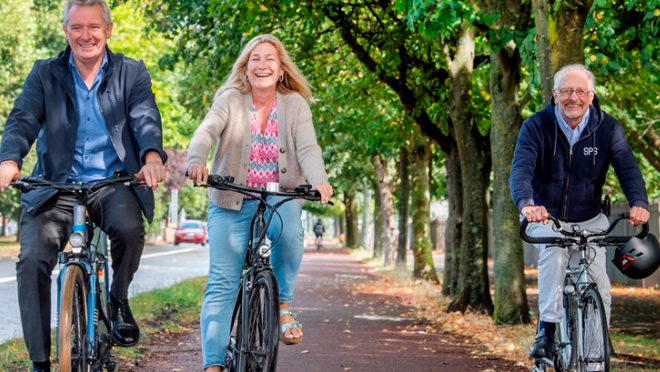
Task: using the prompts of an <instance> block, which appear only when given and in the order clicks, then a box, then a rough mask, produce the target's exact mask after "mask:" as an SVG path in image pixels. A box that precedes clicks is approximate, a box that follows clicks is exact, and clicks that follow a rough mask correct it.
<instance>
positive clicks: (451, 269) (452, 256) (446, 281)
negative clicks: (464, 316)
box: [442, 126, 463, 297]
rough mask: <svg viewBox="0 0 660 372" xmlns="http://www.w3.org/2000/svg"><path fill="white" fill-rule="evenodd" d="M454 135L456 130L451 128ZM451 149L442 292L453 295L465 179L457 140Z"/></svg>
mask: <svg viewBox="0 0 660 372" xmlns="http://www.w3.org/2000/svg"><path fill="white" fill-rule="evenodd" d="M451 128H452V127H451V126H450V132H451V135H452V137H453V136H454V133H453V132H454V131H453V129H451ZM451 143H452V146H451V147H450V151H445V152H444V155H445V172H446V173H447V200H448V202H449V215H448V216H447V222H446V224H447V225H446V228H445V270H444V275H443V280H442V294H443V295H445V296H449V297H453V296H454V295H455V294H456V293H457V291H458V276H459V273H460V272H461V271H460V260H459V257H460V256H459V250H460V247H461V230H462V225H463V180H462V178H461V162H460V159H459V158H458V148H457V146H456V141H451Z"/></svg>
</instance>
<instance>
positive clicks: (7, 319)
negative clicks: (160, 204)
mask: <svg viewBox="0 0 660 372" xmlns="http://www.w3.org/2000/svg"><path fill="white" fill-rule="evenodd" d="M57 273H58V271H57V269H56V270H55V272H54V273H53V277H52V279H53V286H52V288H51V295H52V299H53V301H52V309H51V325H52V326H53V327H55V325H56V314H57V312H56V310H55V306H56V302H57V301H56V299H57V294H56V290H57V285H56V284H55V283H56V282H57ZM207 273H208V245H207V246H204V247H201V246H199V245H193V244H181V245H179V246H174V245H147V246H145V250H144V253H143V255H142V260H141V261H140V269H139V270H138V272H137V273H136V274H135V278H134V279H133V283H131V286H130V288H129V295H130V296H133V295H135V294H137V293H141V292H146V291H150V290H152V289H156V288H165V287H170V286H172V285H173V284H175V283H177V282H180V281H182V280H184V279H187V278H191V277H196V276H203V275H206V274H207ZM15 275H16V257H0V299H1V301H2V306H0V343H3V342H5V341H7V340H10V339H12V338H16V337H23V332H22V330H21V321H20V315H19V310H18V295H17V291H16V277H15Z"/></svg>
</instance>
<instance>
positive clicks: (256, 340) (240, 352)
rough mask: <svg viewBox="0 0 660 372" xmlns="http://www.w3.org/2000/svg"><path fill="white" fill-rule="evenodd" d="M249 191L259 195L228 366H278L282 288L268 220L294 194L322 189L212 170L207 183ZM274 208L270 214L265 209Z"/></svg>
mask: <svg viewBox="0 0 660 372" xmlns="http://www.w3.org/2000/svg"><path fill="white" fill-rule="evenodd" d="M198 186H201V187H213V188H216V189H218V190H228V191H235V192H238V193H241V194H243V195H247V196H250V197H251V198H254V199H257V200H259V205H258V207H257V212H256V214H255V216H254V218H253V219H252V224H251V227H250V235H249V236H250V239H249V241H248V248H247V249H248V253H247V255H246V258H245V266H244V269H243V275H242V276H241V281H240V284H239V290H238V295H237V298H236V303H235V305H234V311H233V315H232V321H231V335H230V337H229V345H228V346H227V354H226V358H225V368H227V370H228V371H230V372H245V371H249V372H262V371H263V372H274V371H275V369H276V365H277V348H278V340H279V326H278V325H279V321H278V313H279V311H278V310H279V290H278V286H277V281H276V279H275V274H274V273H273V270H272V267H271V263H270V251H271V242H270V241H269V240H268V238H267V237H266V231H267V230H268V226H270V223H271V222H272V220H273V217H274V216H275V215H276V214H277V209H278V208H279V207H280V206H281V205H282V204H284V203H286V202H289V201H291V200H294V199H304V200H310V201H320V200H321V195H320V194H319V192H318V191H316V190H312V188H311V186H310V185H301V186H298V187H296V188H295V189H294V190H293V191H275V190H273V191H270V187H269V190H264V189H258V188H253V187H247V186H243V185H238V184H235V183H233V177H222V176H217V175H209V179H208V182H207V183H206V184H202V185H198ZM268 196H283V197H284V198H283V199H282V200H280V201H279V202H277V203H275V204H274V205H270V204H268V203H267V202H266V198H267V197H268ZM266 209H268V210H269V211H270V216H269V218H268V220H266V219H265V217H264V214H265V212H266Z"/></svg>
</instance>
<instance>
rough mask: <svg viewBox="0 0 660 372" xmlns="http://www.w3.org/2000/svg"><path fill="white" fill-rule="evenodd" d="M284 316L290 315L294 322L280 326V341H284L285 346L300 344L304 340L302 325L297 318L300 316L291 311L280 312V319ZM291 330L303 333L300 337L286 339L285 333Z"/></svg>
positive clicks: (283, 310)
mask: <svg viewBox="0 0 660 372" xmlns="http://www.w3.org/2000/svg"><path fill="white" fill-rule="evenodd" d="M284 315H290V316H291V317H292V318H293V321H292V322H289V323H284V324H280V341H282V343H283V344H284V345H296V344H299V343H300V342H301V341H302V339H303V335H302V324H300V322H299V321H298V318H297V316H298V314H296V313H294V312H293V311H291V310H289V309H282V310H280V318H281V317H282V316H284ZM291 329H298V330H300V331H301V333H300V336H294V337H293V338H286V337H284V332H286V331H288V330H291Z"/></svg>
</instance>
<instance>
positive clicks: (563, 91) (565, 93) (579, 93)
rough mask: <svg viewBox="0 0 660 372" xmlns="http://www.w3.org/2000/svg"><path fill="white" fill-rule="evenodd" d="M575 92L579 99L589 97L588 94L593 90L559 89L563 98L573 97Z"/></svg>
mask: <svg viewBox="0 0 660 372" xmlns="http://www.w3.org/2000/svg"><path fill="white" fill-rule="evenodd" d="M573 92H575V94H577V96H578V97H580V98H584V97H586V96H587V94H589V93H591V92H592V91H591V90H584V89H559V93H560V94H561V95H562V97H565V98H568V97H570V96H572V95H573Z"/></svg>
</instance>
